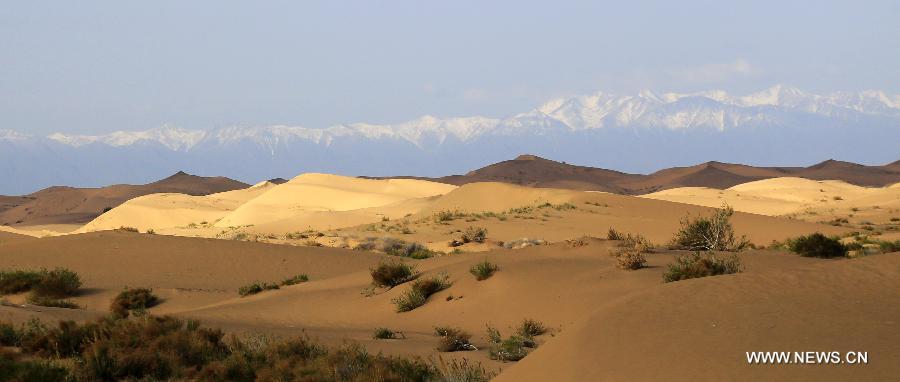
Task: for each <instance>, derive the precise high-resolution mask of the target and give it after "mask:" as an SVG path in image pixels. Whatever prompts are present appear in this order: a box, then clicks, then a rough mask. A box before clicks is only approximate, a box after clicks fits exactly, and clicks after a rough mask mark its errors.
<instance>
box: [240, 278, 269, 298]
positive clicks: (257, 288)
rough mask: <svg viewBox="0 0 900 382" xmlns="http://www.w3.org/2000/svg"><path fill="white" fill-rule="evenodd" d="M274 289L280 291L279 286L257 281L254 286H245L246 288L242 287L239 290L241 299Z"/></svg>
mask: <svg viewBox="0 0 900 382" xmlns="http://www.w3.org/2000/svg"><path fill="white" fill-rule="evenodd" d="M272 289H279V287H278V284H270V283H264V282H259V281H257V282H255V283H253V284H249V285H244V286H242V287H240V288H239V289H238V294H240V295H241V297H246V296H249V295H252V294H257V293H259V292H262V291H267V290H272Z"/></svg>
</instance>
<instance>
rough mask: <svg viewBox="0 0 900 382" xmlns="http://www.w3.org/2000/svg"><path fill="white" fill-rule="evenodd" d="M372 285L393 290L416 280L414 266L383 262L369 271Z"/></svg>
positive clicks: (396, 262)
mask: <svg viewBox="0 0 900 382" xmlns="http://www.w3.org/2000/svg"><path fill="white" fill-rule="evenodd" d="M370 274H371V275H372V285H375V286H376V287H388V288H393V287H395V286H397V285H400V284H403V283H405V282H407V281H410V280H412V279H414V278H416V276H417V273H416V266H415V265H409V264H405V263H402V262H399V261H385V262H381V263H379V264H378V266H377V267H375V268H373V269H370Z"/></svg>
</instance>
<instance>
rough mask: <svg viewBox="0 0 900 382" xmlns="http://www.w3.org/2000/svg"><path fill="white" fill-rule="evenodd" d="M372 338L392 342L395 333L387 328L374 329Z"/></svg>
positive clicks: (395, 335)
mask: <svg viewBox="0 0 900 382" xmlns="http://www.w3.org/2000/svg"><path fill="white" fill-rule="evenodd" d="M372 338H375V339H377V340H392V339H394V338H397V333H396V332H394V331H393V330H390V329H388V328H376V329H375V333H373V334H372Z"/></svg>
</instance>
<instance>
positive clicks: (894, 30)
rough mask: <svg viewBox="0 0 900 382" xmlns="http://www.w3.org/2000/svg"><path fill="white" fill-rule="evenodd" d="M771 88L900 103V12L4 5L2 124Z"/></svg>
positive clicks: (353, 4) (751, 4)
mask: <svg viewBox="0 0 900 382" xmlns="http://www.w3.org/2000/svg"><path fill="white" fill-rule="evenodd" d="M734 3H740V4H734ZM775 83H784V84H788V85H793V86H797V87H800V88H802V89H805V90H810V91H814V92H829V91H833V90H850V91H856V90H863V89H880V90H884V91H886V92H888V93H891V94H897V93H900V2H897V1H841V2H837V1H834V2H832V1H741V2H736V1H655V2H647V1H628V2H624V1H617V2H612V1H610V2H601V1H591V2H587V1H585V2H576V1H544V2H530V1H521V0H519V1H461V0H454V1H443V2H437V1H319V2H312V1H305V2H300V1H283V2H280V1H265V2H263V1H242V2H228V1H219V0H216V1H147V2H140V3H138V2H131V1H128V2H126V1H103V2H100V1H56V2H48V1H18V2H13V1H8V2H4V4H3V6H2V7H0V129H4V128H8V129H14V130H18V131H22V132H29V133H34V134H46V133H50V132H55V131H66V132H72V133H103V132H109V131H113V130H143V129H147V128H152V127H156V126H159V125H161V124H163V123H171V124H174V125H178V126H182V127H186V128H211V127H218V126H223V125H231V124H249V125H267V124H293V125H303V126H307V127H326V126H328V125H332V124H336V123H348V122H358V121H366V122H373V123H392V122H400V121H405V120H409V119H413V118H416V117H419V116H421V115H425V114H430V115H435V116H438V117H450V116H469V115H484V116H491V117H502V116H507V115H509V114H513V113H518V112H523V111H527V110H529V109H531V108H533V107H535V106H537V105H538V104H540V103H542V102H543V101H545V100H548V99H550V98H553V97H557V96H562V95H572V94H586V93H592V92H595V91H597V90H604V91H612V92H620V93H621V92H634V91H636V90H639V89H644V88H649V89H653V90H656V91H695V90H705V89H712V88H719V89H725V90H728V91H733V92H738V93H742V92H749V91H755V90H760V89H762V88H766V87H768V86H769V85H772V84H775Z"/></svg>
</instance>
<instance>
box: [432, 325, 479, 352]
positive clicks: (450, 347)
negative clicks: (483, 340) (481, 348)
mask: <svg viewBox="0 0 900 382" xmlns="http://www.w3.org/2000/svg"><path fill="white" fill-rule="evenodd" d="M434 332H435V334H436V335H438V336H440V337H441V340H440V342H438V346H437V350H438V351H440V352H454V351H468V350H478V349H476V348H475V345H472V343H471V342H469V339H471V338H472V335H471V334H469V333H466V332H465V331H463V330H462V329H459V328H449V327H437V328H434Z"/></svg>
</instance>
